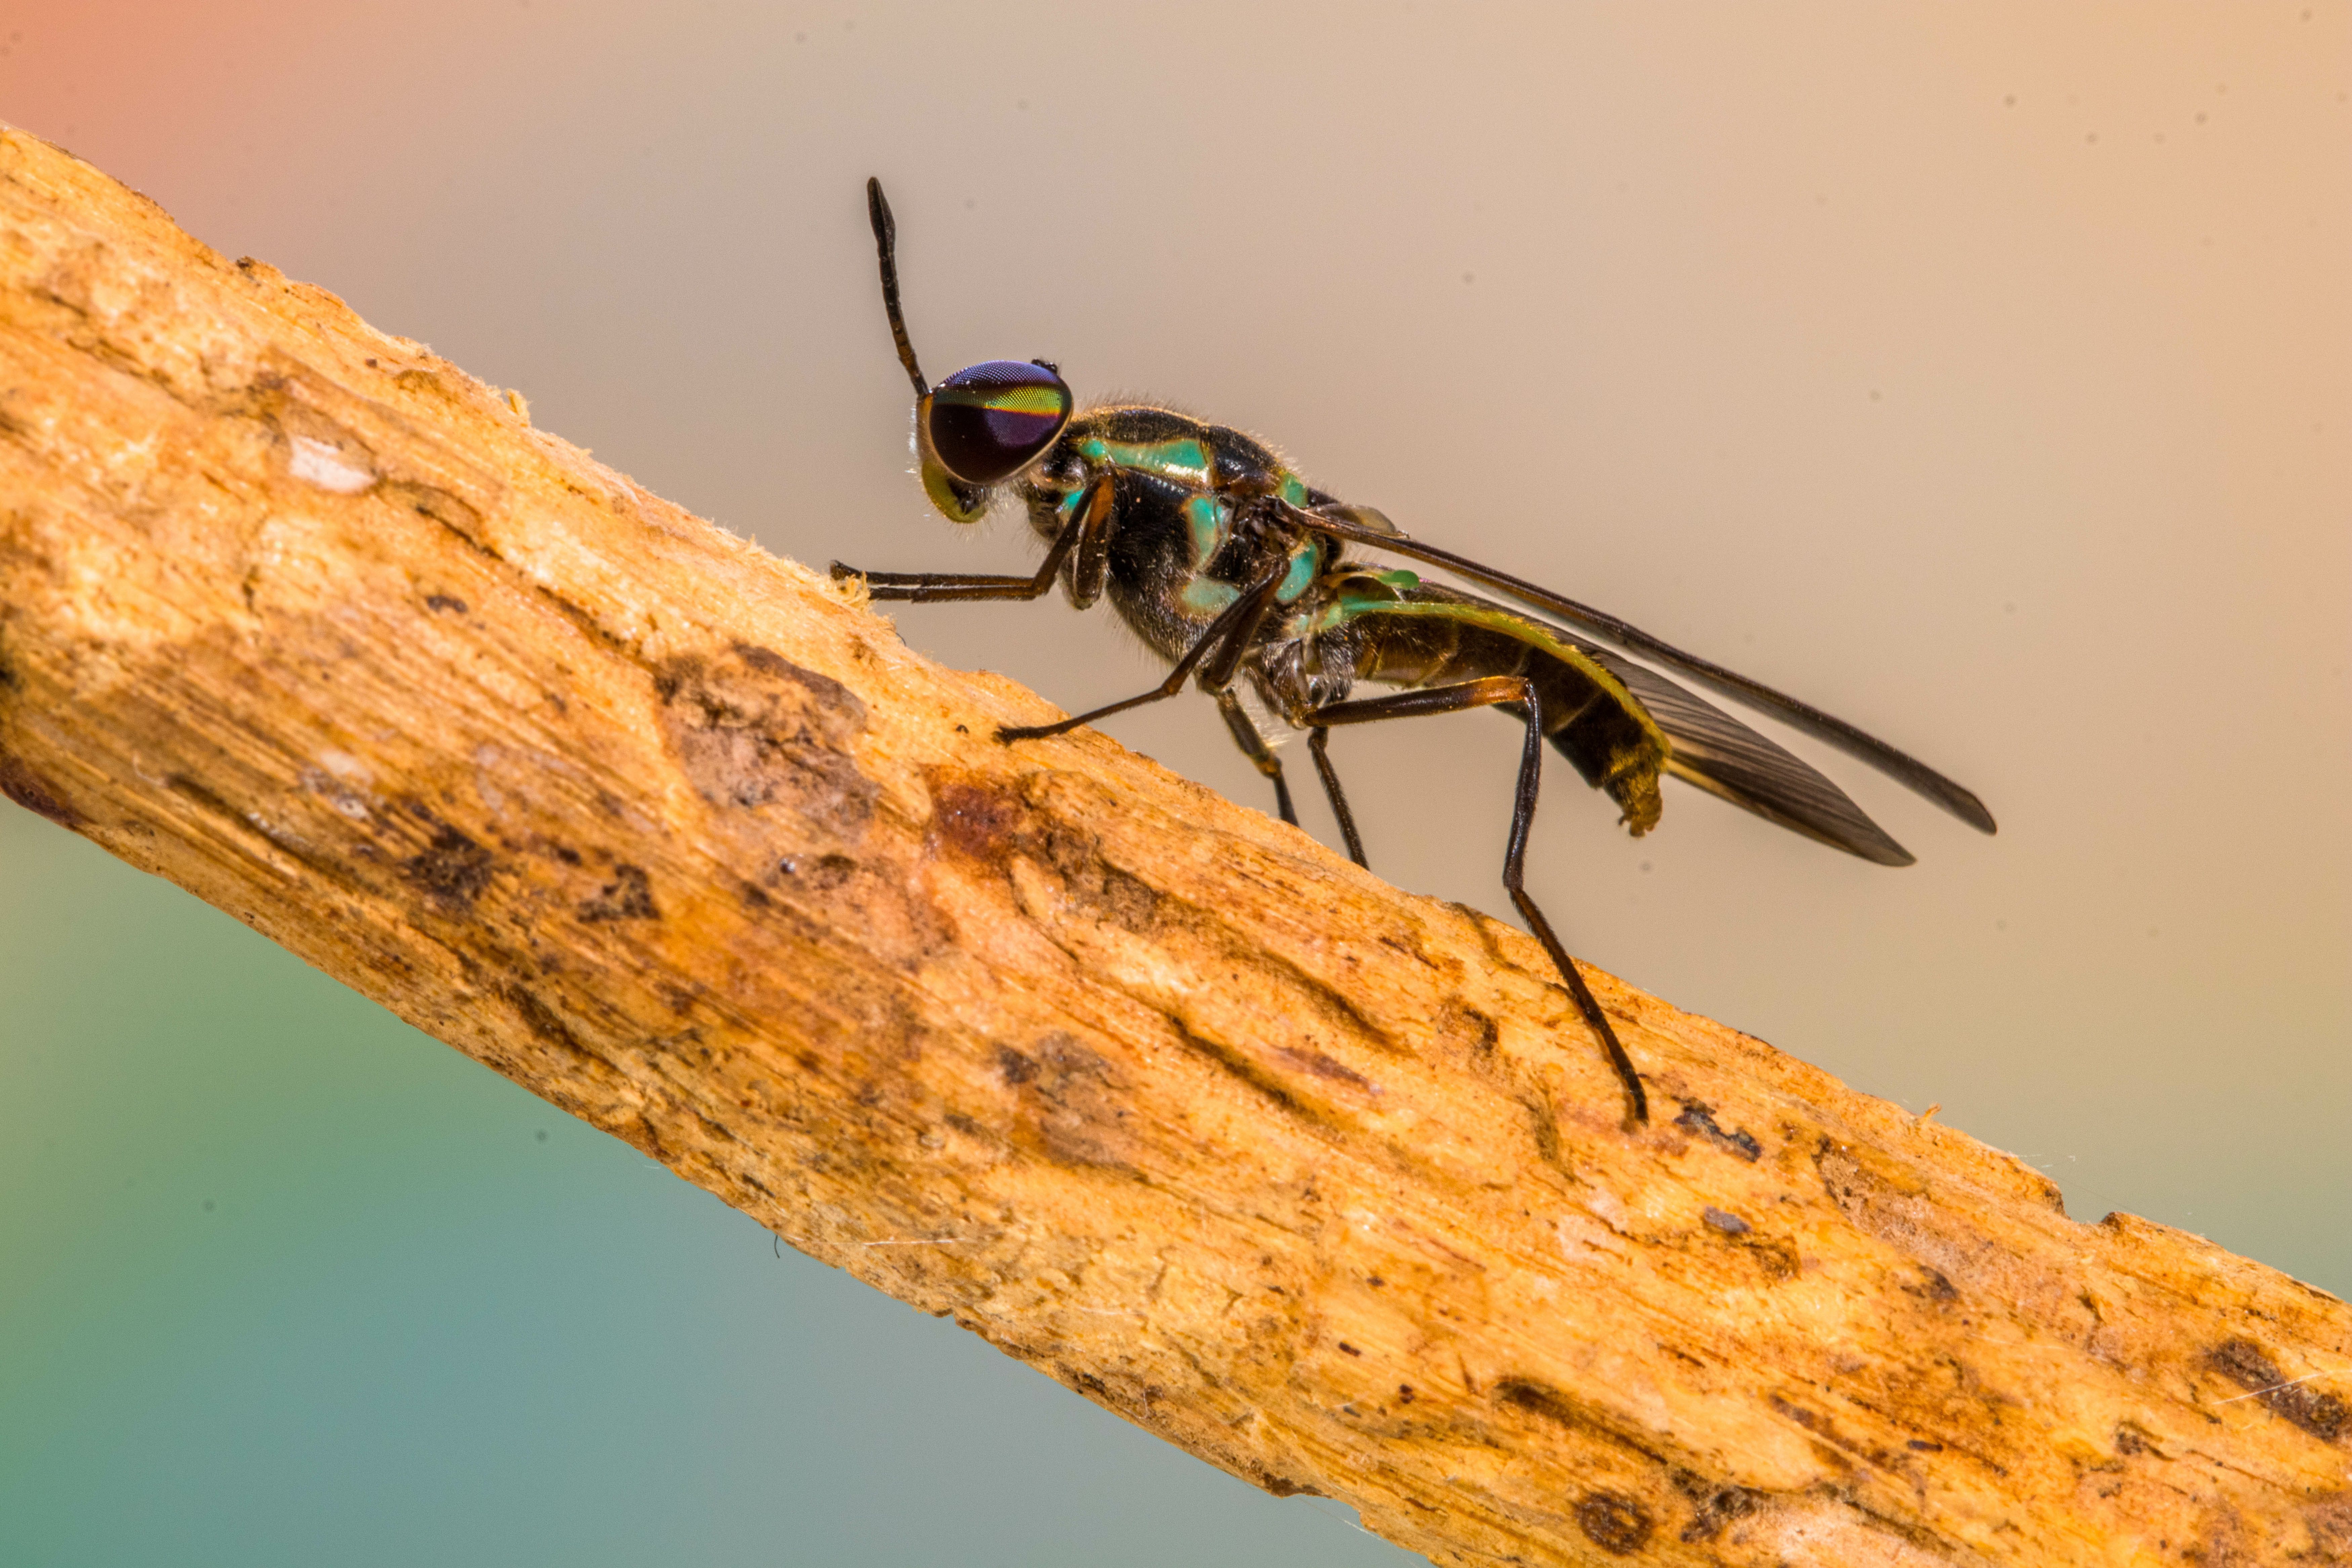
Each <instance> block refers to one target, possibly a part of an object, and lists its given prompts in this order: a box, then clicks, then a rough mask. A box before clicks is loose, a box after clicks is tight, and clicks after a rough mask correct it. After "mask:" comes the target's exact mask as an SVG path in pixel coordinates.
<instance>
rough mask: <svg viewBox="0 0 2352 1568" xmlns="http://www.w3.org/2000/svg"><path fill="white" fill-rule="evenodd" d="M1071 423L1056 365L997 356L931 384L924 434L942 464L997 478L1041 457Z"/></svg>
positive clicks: (956, 471)
mask: <svg viewBox="0 0 2352 1568" xmlns="http://www.w3.org/2000/svg"><path fill="white" fill-rule="evenodd" d="M1069 422H1070V389H1069V387H1068V386H1067V385H1066V384H1064V382H1063V380H1062V378H1061V377H1060V376H1059V375H1057V374H1055V373H1054V371H1053V369H1052V367H1050V366H1047V365H1039V364H1023V363H1019V362H1017V361H1014V360H1007V359H992V360H990V361H989V362H988V363H986V364H976V365H973V366H972V367H971V369H970V370H960V371H958V372H956V373H955V374H953V375H951V376H950V377H948V378H947V379H946V380H945V381H943V382H941V383H940V384H939V385H937V386H935V387H933V388H932V389H931V399H930V411H929V416H927V418H926V419H925V421H924V432H923V433H924V434H925V435H926V436H928V437H930V443H931V450H932V452H933V453H935V454H936V455H937V456H938V458H939V459H940V466H941V467H943V468H946V469H947V470H948V472H950V473H951V474H953V475H954V476H955V477H956V478H957V479H962V480H963V481H965V482H966V483H967V484H974V485H992V484H995V483H997V482H998V481H999V480H1002V479H1008V478H1010V477H1011V476H1013V474H1016V473H1018V472H1020V471H1021V469H1023V468H1026V467H1027V466H1028V465H1029V464H1030V463H1032V462H1034V461H1035V459H1036V458H1037V455H1038V454H1039V453H1041V452H1043V451H1044V450H1045V448H1046V447H1049V446H1051V445H1053V442H1054V437H1056V436H1058V435H1060V434H1061V433H1062V426H1065V425H1066V424H1068V423H1069Z"/></svg>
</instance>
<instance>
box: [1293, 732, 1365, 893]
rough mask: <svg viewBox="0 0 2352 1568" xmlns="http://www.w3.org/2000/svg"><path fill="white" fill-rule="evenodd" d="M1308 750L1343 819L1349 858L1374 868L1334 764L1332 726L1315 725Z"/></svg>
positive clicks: (1325, 791) (1341, 824)
mask: <svg viewBox="0 0 2352 1568" xmlns="http://www.w3.org/2000/svg"><path fill="white" fill-rule="evenodd" d="M1325 711H1326V712H1328V711H1329V710H1328V709H1326V710H1325ZM1342 722H1345V721H1342ZM1307 755H1308V756H1310V757H1313V758H1314V759H1315V776H1316V777H1317V778H1319V779H1321V780H1322V781H1323V798H1324V799H1325V800H1328V801H1329V802H1330V803H1331V815H1332V816H1336V817H1338V818H1339V837H1341V838H1342V839H1343V840H1345V841H1346V843H1347V846H1348V858H1349V859H1350V860H1353V861H1354V862H1355V863H1356V864H1357V865H1359V866H1361V867H1362V868H1364V869H1365V870H1367V871H1369V870H1370V869H1371V868H1372V863H1371V862H1370V860H1367V859H1365V858H1364V841H1363V840H1362V839H1361V838H1360V837H1357V835H1356V814H1355V813H1354V812H1352V811H1349V809H1348V792H1347V791H1346V790H1343V789H1341V788H1340V787H1339V770H1337V769H1336V768H1334V767H1332V765H1331V731H1329V730H1328V729H1327V728H1325V727H1324V726H1322V725H1320V724H1318V725H1316V726H1315V732H1314V733H1313V734H1311V735H1309V736H1307Z"/></svg>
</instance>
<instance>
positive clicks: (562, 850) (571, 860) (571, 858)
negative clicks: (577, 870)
mask: <svg viewBox="0 0 2352 1568" xmlns="http://www.w3.org/2000/svg"><path fill="white" fill-rule="evenodd" d="M547 852H548V853H549V854H550V855H552V856H554V857H555V858H557V859H558V860H561V861H562V862H563V863H564V864H565V865H567V866H577V865H579V864H580V851H579V850H577V849H572V848H569V847H565V846H563V845H561V844H551V845H549V846H548V847H547Z"/></svg>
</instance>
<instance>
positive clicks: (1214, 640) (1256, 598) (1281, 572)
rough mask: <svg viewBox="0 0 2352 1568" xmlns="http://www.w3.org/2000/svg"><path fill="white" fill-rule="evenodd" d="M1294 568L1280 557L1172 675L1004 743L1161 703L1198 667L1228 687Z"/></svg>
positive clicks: (1204, 677) (1008, 733)
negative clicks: (1119, 699)
mask: <svg viewBox="0 0 2352 1568" xmlns="http://www.w3.org/2000/svg"><path fill="white" fill-rule="evenodd" d="M1289 570H1290V563H1289V562H1287V561H1278V562H1276V563H1275V565H1274V567H1273V568H1272V569H1271V570H1269V571H1268V572H1267V573H1266V574H1265V575H1264V576H1263V577H1260V578H1259V579H1258V580H1257V581H1256V582H1255V583H1253V584H1250V585H1249V586H1248V587H1247V588H1246V589H1244V590H1243V592H1242V595H1241V597H1239V598H1237V599H1235V600H1234V602H1233V603H1232V604H1230V605H1226V606H1225V607H1224V608H1223V610H1221V611H1219V612H1218V615H1217V618H1216V619H1215V620H1213V621H1211V622H1210V623H1209V629H1208V630H1207V631H1204V632H1202V634H1201V640H1200V641H1198V642H1196V643H1194V644H1193V645H1192V647H1189V648H1186V649H1185V650H1184V657H1183V658H1180V659H1178V660H1177V661H1176V668H1173V669H1171V670H1170V671H1169V672H1168V679H1165V680H1163V681H1161V682H1160V684H1159V685H1157V686H1155V687H1153V688H1152V689H1150V690H1149V691H1146V692H1144V693H1143V694H1142V695H1140V696H1138V697H1130V698H1129V699H1127V700H1125V701H1123V702H1113V703H1110V704H1108V706H1105V707H1101V708H1097V709H1095V710H1092V711H1090V712H1086V713H1081V714H1079V715H1078V716H1077V717H1076V718H1075V719H1065V720H1062V721H1060V722H1059V723H1055V724H1030V725H1024V726H1022V727H1020V728H1018V729H1003V730H999V731H997V732H996V738H997V739H998V740H1000V741H1042V740H1044V739H1045V738H1046V737H1047V736H1049V735H1065V734H1067V733H1068V732H1069V731H1072V730H1075V729H1076V728H1077V727H1078V726H1079V725H1081V724H1091V723H1093V722H1094V721H1096V720H1097V719H1108V718H1109V717H1110V716H1111V715H1112V714H1114V713H1124V712H1126V711H1127V710H1129V709H1130V708H1140V707H1142V706H1143V705H1144V704H1145V703H1147V702H1159V701H1162V700H1165V699H1167V698H1171V697H1173V696H1175V695H1176V694H1177V693H1178V692H1180V691H1181V690H1183V689H1184V682H1185V680H1186V679H1188V678H1190V677H1191V675H1192V671H1193V669H1194V668H1199V669H1200V671H1201V685H1202V688H1203V689H1206V690H1210V691H1223V689H1225V688H1226V687H1228V686H1230V685H1232V684H1233V679H1234V670H1236V669H1238V668H1241V662H1242V655H1244V654H1245V653H1247V652H1248V651H1249V647H1250V640H1251V639H1252V638H1254V637H1256V636H1257V628H1258V626H1260V624H1262V623H1263V622H1264V621H1265V613H1266V611H1268V610H1270V609H1272V608H1273V607H1274V595H1275V592H1276V590H1277V589H1279V588H1280V587H1281V586H1282V580H1283V578H1284V577H1285V576H1286V575H1287V574H1288V573H1289Z"/></svg>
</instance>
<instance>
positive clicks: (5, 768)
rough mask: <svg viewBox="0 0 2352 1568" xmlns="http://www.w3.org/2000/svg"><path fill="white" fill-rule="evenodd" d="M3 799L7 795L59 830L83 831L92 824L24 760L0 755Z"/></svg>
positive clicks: (0, 781)
mask: <svg viewBox="0 0 2352 1568" xmlns="http://www.w3.org/2000/svg"><path fill="white" fill-rule="evenodd" d="M0 795H6V796H7V797H8V798H9V799H10V800H13V801H15V802H16V804H17V805H21V806H23V807H24V808H25V809H26V811H29V812H34V813H36V814H37V815H39V816H46V817H47V818H48V819H49V820H50V821H51V822H54V823H56V824H57V825H58V826H59V827H71V828H79V826H81V825H82V824H83V823H85V822H87V821H88V820H89V818H88V817H85V816H82V814H81V813H80V812H79V811H76V810H75V809H74V808H73V805H72V803H71V802H69V801H68V800H67V799H66V797H65V796H64V795H60V794H59V793H58V788H57V786H56V785H55V784H51V783H49V781H48V780H47V779H46V778H43V777H42V776H41V775H40V774H39V773H36V772H34V771H33V769H32V766H31V765H30V764H29V763H26V762H25V761H24V760H23V759H22V758H19V757H15V756H12V755H10V754H9V753H8V752H0Z"/></svg>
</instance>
